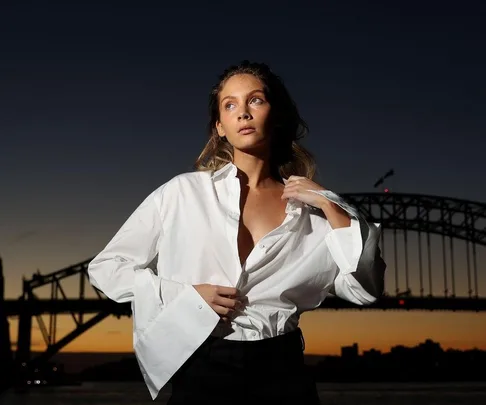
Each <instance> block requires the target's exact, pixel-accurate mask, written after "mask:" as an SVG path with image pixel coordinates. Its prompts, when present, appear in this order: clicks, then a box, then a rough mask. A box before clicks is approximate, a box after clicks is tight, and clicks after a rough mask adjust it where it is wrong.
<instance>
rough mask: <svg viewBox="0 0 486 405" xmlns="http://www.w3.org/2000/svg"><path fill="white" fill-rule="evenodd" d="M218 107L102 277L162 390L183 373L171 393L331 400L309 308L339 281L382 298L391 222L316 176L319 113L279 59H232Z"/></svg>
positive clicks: (216, 93)
mask: <svg viewBox="0 0 486 405" xmlns="http://www.w3.org/2000/svg"><path fill="white" fill-rule="evenodd" d="M209 107H210V123H209V136H210V139H209V142H208V144H207V145H206V147H205V148H204V150H203V152H202V153H201V155H200V157H199V159H198V160H197V162H196V167H197V170H195V171H194V172H192V173H184V174H181V175H179V176H176V177H175V178H173V179H171V180H170V181H168V182H166V183H165V184H163V185H162V186H161V187H159V188H158V189H157V190H155V191H154V192H153V193H151V194H150V195H149V196H148V197H147V198H146V199H145V200H144V202H143V203H142V204H141V205H140V206H139V207H138V208H137V209H136V210H135V212H134V213H133V214H132V215H131V216H130V217H129V218H128V220H127V221H126V222H125V224H124V225H123V226H122V228H121V229H120V230H119V231H118V232H117V234H116V235H115V236H114V237H113V239H112V240H111V241H110V242H109V243H108V245H107V246H106V248H105V249H104V250H103V251H102V252H101V253H99V254H98V255H97V256H96V258H95V259H94V260H93V261H92V262H91V264H90V266H89V269H88V272H89V276H90V280H91V283H92V284H93V285H94V286H95V287H96V288H98V289H99V290H101V291H102V292H103V293H104V294H106V295H107V296H108V297H109V298H111V299H113V300H115V301H117V302H126V301H130V302H131V303H132V310H133V315H134V317H133V324H134V328H133V330H134V333H133V338H134V349H135V353H136V357H137V360H138V363H139V366H140V369H141V371H142V375H143V377H144V380H145V382H146V384H147V387H148V389H149V391H150V393H151V395H152V398H153V399H155V398H156V396H157V395H158V392H159V390H160V389H161V388H162V387H163V386H164V385H165V384H166V383H167V382H169V381H170V382H171V383H172V396H171V398H170V400H169V404H171V405H174V404H196V403H203V402H205V400H208V403H212V404H223V403H224V404H235V403H236V404H239V403H242V404H243V403H245V404H248V403H253V404H255V403H256V404H271V403H276V404H287V403H288V404H300V405H307V404H309V405H310V404H318V403H319V400H318V397H317V392H316V386H315V383H314V382H313V380H312V378H310V376H309V375H307V374H306V372H305V367H304V360H303V359H304V356H303V351H304V340H303V337H302V333H301V330H300V329H299V327H298V323H299V316H300V314H301V313H303V312H304V311H307V310H312V309H314V308H316V307H318V306H319V305H320V304H321V302H322V301H323V300H324V299H325V297H326V296H327V295H328V294H329V293H332V294H336V295H337V296H339V297H341V298H344V299H346V300H349V301H351V302H354V303H356V304H359V305H366V304H370V303H372V302H374V301H375V300H376V299H377V298H379V296H380V295H381V293H382V290H383V275H384V270H385V264H384V262H383V260H382V259H381V257H380V251H379V249H378V246H377V243H378V239H379V230H378V227H377V226H376V224H368V223H366V222H365V221H364V220H363V219H362V218H360V217H359V216H358V214H357V212H356V210H354V209H353V208H352V207H349V206H348V205H346V204H345V203H344V202H343V201H342V199H341V198H340V197H338V196H337V195H336V194H334V193H332V192H330V191H329V190H325V189H324V187H322V186H320V185H319V184H317V183H315V182H314V181H312V180H311V179H312V178H313V175H314V162H313V159H312V157H311V155H310V154H309V153H308V152H307V151H306V150H305V149H304V148H303V147H302V146H300V145H299V143H298V141H299V139H300V138H301V137H302V136H303V135H304V133H305V132H306V125H305V123H304V121H303V120H302V119H301V117H300V115H299V113H298V110H297V108H296V106H295V104H294V103H293V101H292V99H291V97H290V96H289V94H288V92H287V90H286V88H285V86H284V85H283V83H282V81H281V80H280V79H279V77H278V76H276V75H275V74H274V73H273V72H272V71H271V70H270V69H269V68H268V67H267V66H266V65H264V64H256V63H249V62H243V63H241V64H240V65H238V66H233V67H230V68H229V69H228V70H226V71H225V72H224V73H223V75H222V76H221V77H220V80H219V81H218V83H217V85H216V86H215V87H214V89H213V91H212V92H211V95H210V101H209ZM323 338H324V337H323Z"/></svg>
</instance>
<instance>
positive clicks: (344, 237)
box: [312, 190, 386, 305]
mask: <svg viewBox="0 0 486 405" xmlns="http://www.w3.org/2000/svg"><path fill="white" fill-rule="evenodd" d="M312 192H314V193H316V194H319V195H320V196H322V197H324V199H323V200H322V204H321V205H320V208H321V209H322V211H323V212H324V214H325V215H326V218H327V219H328V221H329V224H330V226H331V228H332V230H331V232H329V234H327V235H326V243H327V246H328V248H329V251H330V253H331V255H332V257H333V259H334V261H335V263H336V264H337V266H338V269H339V271H338V274H337V276H336V278H335V280H334V285H333V288H332V289H331V292H332V293H333V294H335V295H337V296H338V297H340V298H342V299H345V300H348V301H351V302H353V303H355V304H358V305H367V304H371V303H373V302H375V301H376V300H377V299H378V298H380V297H381V295H382V294H383V290H384V273H385V269H386V264H385V262H384V261H383V259H382V257H381V252H380V249H379V247H378V242H379V239H380V233H381V231H380V227H379V224H374V223H367V222H366V221H365V220H364V219H363V218H362V217H361V216H360V215H359V214H358V212H357V210H356V209H355V208H354V207H351V206H350V205H348V204H346V203H345V202H344V200H343V199H342V198H341V197H339V196H338V195H336V194H335V193H333V192H331V191H329V190H312Z"/></svg>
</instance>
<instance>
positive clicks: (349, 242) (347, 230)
mask: <svg viewBox="0 0 486 405" xmlns="http://www.w3.org/2000/svg"><path fill="white" fill-rule="evenodd" d="M309 191H312V192H314V193H316V194H319V195H321V196H323V197H324V198H326V199H328V200H329V201H331V202H333V203H334V204H336V205H338V206H339V207H341V208H342V209H343V210H344V211H346V212H347V213H348V214H349V216H350V217H351V224H350V226H348V227H343V228H336V229H332V230H331V231H330V232H329V233H328V234H327V235H326V237H325V241H326V244H327V246H328V248H329V251H330V253H331V256H332V258H333V259H334V261H335V262H336V264H337V266H338V267H339V270H340V271H341V272H342V273H343V274H349V273H353V272H355V271H356V269H357V268H358V262H359V259H360V257H361V252H362V251H363V239H362V235H361V224H360V221H359V215H358V211H357V210H356V208H354V207H353V206H351V205H349V204H348V203H346V202H345V201H344V200H343V199H342V198H341V197H340V196H339V195H337V194H336V193H334V192H332V191H330V190H309Z"/></svg>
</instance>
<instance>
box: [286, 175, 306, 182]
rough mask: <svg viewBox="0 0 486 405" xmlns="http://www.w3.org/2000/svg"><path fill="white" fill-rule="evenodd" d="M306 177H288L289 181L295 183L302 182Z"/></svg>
mask: <svg viewBox="0 0 486 405" xmlns="http://www.w3.org/2000/svg"><path fill="white" fill-rule="evenodd" d="M305 178H306V177H303V176H290V177H289V181H297V180H303V179H305Z"/></svg>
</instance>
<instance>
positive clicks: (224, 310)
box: [211, 304, 234, 316]
mask: <svg viewBox="0 0 486 405" xmlns="http://www.w3.org/2000/svg"><path fill="white" fill-rule="evenodd" d="M211 308H213V310H214V312H216V313H217V314H218V315H222V316H227V315H229V314H230V313H232V312H234V310H233V309H231V308H226V307H223V306H221V305H216V304H213V305H211Z"/></svg>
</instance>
